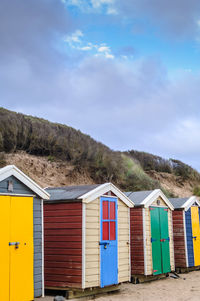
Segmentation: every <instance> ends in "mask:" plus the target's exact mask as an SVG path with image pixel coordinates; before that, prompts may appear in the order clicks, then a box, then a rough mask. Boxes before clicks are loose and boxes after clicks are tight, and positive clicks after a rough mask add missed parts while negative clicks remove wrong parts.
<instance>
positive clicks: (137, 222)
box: [126, 189, 174, 283]
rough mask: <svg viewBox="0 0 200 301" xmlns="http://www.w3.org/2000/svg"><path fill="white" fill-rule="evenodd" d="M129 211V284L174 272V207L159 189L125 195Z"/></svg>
mask: <svg viewBox="0 0 200 301" xmlns="http://www.w3.org/2000/svg"><path fill="white" fill-rule="evenodd" d="M126 195H127V196H128V198H129V199H130V200H131V201H132V202H133V203H134V208H131V210H130V227H131V275H132V282H135V283H137V282H141V281H145V280H150V279H156V278H159V277H160V275H163V276H164V274H167V273H168V272H171V271H173V270H174V245H173V231H172V228H173V226H172V211H173V206H172V204H171V203H170V202H169V200H168V199H167V197H166V196H165V195H164V193H163V192H162V191H161V190H160V189H155V190H152V191H139V192H126Z"/></svg>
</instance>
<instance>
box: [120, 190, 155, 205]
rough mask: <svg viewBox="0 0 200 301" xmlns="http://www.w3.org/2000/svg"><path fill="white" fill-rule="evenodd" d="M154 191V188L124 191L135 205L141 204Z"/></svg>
mask: <svg viewBox="0 0 200 301" xmlns="http://www.w3.org/2000/svg"><path fill="white" fill-rule="evenodd" d="M152 192H153V190H147V191H135V192H134V191H129V192H124V193H125V195H126V196H127V197H128V198H129V199H130V200H131V201H132V202H133V203H134V204H135V205H141V204H142V202H143V201H144V199H146V198H147V197H148V196H149V195H150V194H151V193H152Z"/></svg>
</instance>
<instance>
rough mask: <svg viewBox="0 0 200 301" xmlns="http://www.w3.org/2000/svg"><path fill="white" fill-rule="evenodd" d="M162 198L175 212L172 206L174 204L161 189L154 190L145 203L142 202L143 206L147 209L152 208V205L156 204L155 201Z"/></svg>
mask: <svg viewBox="0 0 200 301" xmlns="http://www.w3.org/2000/svg"><path fill="white" fill-rule="evenodd" d="M159 196H160V197H161V198H162V199H163V200H164V201H165V203H166V204H167V206H168V207H169V208H170V209H171V210H174V206H173V205H172V203H171V202H170V201H169V199H168V198H167V197H166V196H165V194H164V193H163V192H162V190H161V189H155V190H153V191H152V192H151V193H150V194H149V195H148V196H147V197H146V198H145V199H144V200H143V201H142V203H141V204H142V205H144V207H145V208H148V207H149V206H151V204H152V203H153V202H154V200H155V199H157V198H158V197H159Z"/></svg>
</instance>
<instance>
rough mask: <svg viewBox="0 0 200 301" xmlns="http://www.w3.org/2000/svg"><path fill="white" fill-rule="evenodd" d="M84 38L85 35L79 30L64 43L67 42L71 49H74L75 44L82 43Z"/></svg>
mask: <svg viewBox="0 0 200 301" xmlns="http://www.w3.org/2000/svg"><path fill="white" fill-rule="evenodd" d="M82 37H83V33H82V31H81V30H79V29H77V30H76V31H75V32H74V33H72V34H71V35H68V36H67V37H66V38H65V39H64V41H65V42H67V43H68V44H69V45H70V46H71V47H73V44H77V43H79V44H80V43H81V38H82Z"/></svg>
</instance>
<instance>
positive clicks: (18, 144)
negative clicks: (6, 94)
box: [0, 108, 200, 194]
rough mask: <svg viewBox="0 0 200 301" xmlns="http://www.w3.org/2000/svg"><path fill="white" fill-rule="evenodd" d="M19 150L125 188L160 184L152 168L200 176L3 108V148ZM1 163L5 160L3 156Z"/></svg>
mask: <svg viewBox="0 0 200 301" xmlns="http://www.w3.org/2000/svg"><path fill="white" fill-rule="evenodd" d="M19 151H23V152H26V153H27V154H30V155H34V156H40V157H46V158H47V162H55V161H58V160H60V162H64V163H65V164H67V165H68V166H71V167H72V166H73V173H74V174H76V175H77V177H78V175H83V174H85V175H87V176H88V177H89V179H90V180H89V182H96V183H103V182H108V181H112V182H113V183H114V184H116V185H118V186H119V187H120V188H121V189H123V190H146V189H148V190H149V189H154V188H161V185H160V181H159V180H158V179H156V177H152V175H151V176H150V175H148V172H149V170H155V171H156V172H165V173H168V174H174V175H175V174H176V175H177V176H179V177H182V178H183V181H185V180H186V177H187V179H188V180H191V181H194V182H195V181H198V180H199V179H200V175H199V174H198V173H197V172H196V171H195V170H193V169H192V168H190V167H189V166H187V165H185V164H183V163H182V162H180V161H174V162H173V161H169V162H164V161H163V159H162V158H160V157H156V156H153V155H150V154H146V153H141V152H135V151H129V152H125V153H121V152H114V151H112V150H111V149H109V148H108V147H106V146H105V145H103V144H102V143H99V142H96V141H95V140H94V139H92V138H91V137H90V136H88V135H85V134H83V133H81V132H80V131H77V130H75V129H73V128H71V127H68V126H66V125H61V124H57V123H51V122H49V121H47V120H44V119H40V118H36V117H32V116H27V115H23V114H18V113H15V112H12V111H8V110H5V109H4V108H0V152H2V153H6V154H8V153H16V152H19ZM144 154H145V155H144ZM158 158H160V159H159V160H158ZM9 162H11V161H9ZM0 164H1V165H4V164H5V161H4V159H3V157H2V158H1V159H0ZM184 177H185V178H184ZM195 183H196V182H195ZM62 184H65V183H62ZM195 185H196V184H195ZM168 190H169V189H168ZM166 193H167V194H169V192H168V191H167V192H166Z"/></svg>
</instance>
